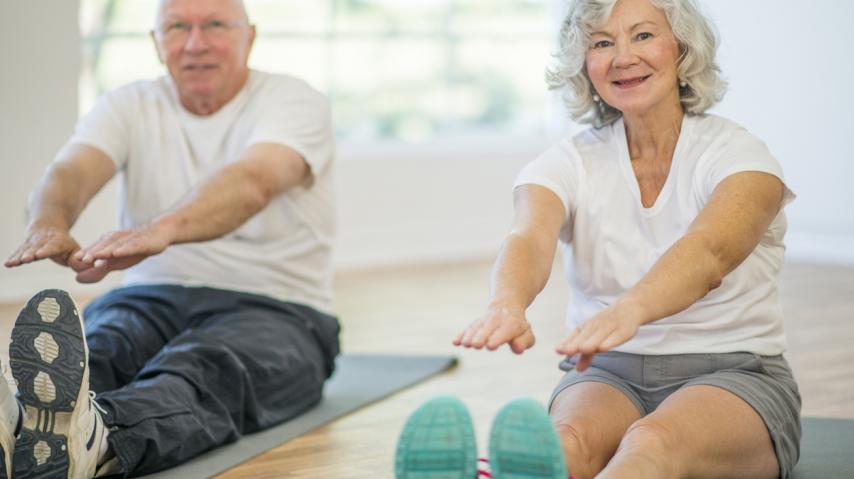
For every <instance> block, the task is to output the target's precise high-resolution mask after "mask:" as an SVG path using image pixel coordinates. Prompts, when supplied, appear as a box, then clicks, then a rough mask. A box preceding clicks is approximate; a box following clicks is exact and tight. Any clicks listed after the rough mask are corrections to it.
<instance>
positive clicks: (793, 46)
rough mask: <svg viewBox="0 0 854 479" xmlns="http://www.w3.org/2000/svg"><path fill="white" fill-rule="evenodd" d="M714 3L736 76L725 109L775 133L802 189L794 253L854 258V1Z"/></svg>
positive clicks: (792, 181)
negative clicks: (853, 86)
mask: <svg viewBox="0 0 854 479" xmlns="http://www.w3.org/2000/svg"><path fill="white" fill-rule="evenodd" d="M704 4H705V6H706V8H707V11H708V12H709V13H710V15H711V16H712V18H713V19H714V20H715V23H716V24H717V27H718V30H719V31H720V35H721V41H722V45H721V49H720V52H719V58H720V63H721V68H722V70H723V72H724V74H725V76H726V77H727V78H728V79H729V81H730V91H729V93H728V94H727V96H726V97H725V98H724V101H723V103H722V104H721V105H720V106H719V107H718V108H716V109H715V111H716V112H717V113H719V114H721V115H724V116H727V117H729V118H732V119H734V120H735V121H737V122H739V123H741V124H742V125H744V126H746V127H747V128H748V129H749V130H750V131H752V132H753V133H754V134H756V135H757V136H759V137H760V138H762V139H763V140H765V142H766V143H767V144H768V147H769V148H770V149H771V152H772V153H773V154H774V155H776V157H777V158H778V159H779V160H780V162H781V163H782V164H783V169H784V171H785V174H786V177H787V182H788V183H789V185H790V187H791V188H792V190H794V192H795V193H796V194H797V195H798V198H797V200H796V201H795V202H794V203H792V204H791V205H789V206H788V207H787V210H786V211H787V215H788V219H789V234H788V235H787V237H786V243H787V244H788V253H787V255H788V257H789V258H790V259H800V260H810V261H823V262H844V263H847V264H854V188H852V185H851V182H852V180H854V88H852V87H851V80H852V78H854V61H852V60H854V53H852V50H851V48H852V45H854V29H852V28H851V24H852V22H854V2H852V1H849V0H812V1H810V2H801V1H797V0H749V1H747V0H739V1H721V0H714V1H713V0H706V1H705V2H704Z"/></svg>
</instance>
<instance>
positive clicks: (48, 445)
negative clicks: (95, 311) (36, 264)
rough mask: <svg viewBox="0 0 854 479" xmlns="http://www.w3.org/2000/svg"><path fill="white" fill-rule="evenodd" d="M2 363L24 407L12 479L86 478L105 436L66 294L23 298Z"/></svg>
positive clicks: (78, 321)
mask: <svg viewBox="0 0 854 479" xmlns="http://www.w3.org/2000/svg"><path fill="white" fill-rule="evenodd" d="M9 359H10V363H11V366H12V376H14V378H15V381H16V382H17V383H18V396H19V400H20V401H21V404H22V406H23V408H24V417H23V423H22V427H21V431H20V434H19V436H18V440H17V442H16V444H15V451H14V457H13V459H14V460H13V465H14V475H15V477H17V478H22V477H36V478H69V479H72V478H73V479H78V478H80V479H89V478H91V477H93V476H94V474H95V468H96V466H97V462H98V457H99V455H100V452H101V451H100V449H101V448H102V444H103V442H104V441H103V437H104V434H106V432H107V430H106V428H105V427H104V421H103V419H102V418H101V411H99V407H98V405H97V403H95V402H94V397H90V392H89V348H88V347H87V346H86V339H85V337H84V335H83V320H82V318H81V316H80V313H79V312H78V310H77V305H76V304H75V303H74V300H73V299H71V297H70V296H69V295H68V293H66V292H65V291H60V290H55V289H54V290H45V291H42V292H40V293H39V294H37V295H35V296H33V297H32V298H31V299H30V301H29V302H28V303H27V305H26V306H25V307H24V309H23V310H22V311H21V313H20V314H19V315H18V320H17V321H16V322H15V327H14V329H12V343H11V344H10V345H9Z"/></svg>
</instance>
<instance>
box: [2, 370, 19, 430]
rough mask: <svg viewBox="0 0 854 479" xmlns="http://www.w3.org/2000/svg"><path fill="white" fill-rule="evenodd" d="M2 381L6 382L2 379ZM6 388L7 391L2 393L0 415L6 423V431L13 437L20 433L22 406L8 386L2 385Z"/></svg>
mask: <svg viewBox="0 0 854 479" xmlns="http://www.w3.org/2000/svg"><path fill="white" fill-rule="evenodd" d="M0 380H5V379H3V378H0ZM4 386H5V387H6V390H5V391H0V414H2V415H3V420H4V421H5V422H6V424H4V425H5V426H6V430H7V431H9V432H10V433H12V434H13V435H14V434H15V433H16V432H18V421H19V420H20V418H21V405H20V403H19V402H18V400H17V399H15V396H13V395H12V392H11V391H10V390H9V388H8V386H6V385H5V384H0V388H1V387H4Z"/></svg>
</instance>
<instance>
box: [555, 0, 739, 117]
mask: <svg viewBox="0 0 854 479" xmlns="http://www.w3.org/2000/svg"><path fill="white" fill-rule="evenodd" d="M650 1H651V3H652V4H653V5H655V6H656V7H658V8H660V9H661V10H663V11H664V13H665V15H666V16H667V20H668V21H669V22H670V28H671V29H672V30H673V34H674V36H675V37H676V42H677V43H678V44H679V59H678V60H677V63H678V65H677V75H678V77H679V82H680V84H681V83H685V86H684V87H683V86H681V85H680V86H679V98H680V100H681V102H682V108H683V109H684V110H685V112H686V113H688V114H692V115H699V114H702V113H703V112H705V111H706V110H708V109H709V108H711V107H712V105H714V104H715V103H717V102H718V101H719V100H720V99H721V98H723V95H724V92H725V91H726V87H727V83H726V81H725V80H723V79H722V78H721V76H720V68H719V67H718V65H717V63H716V62H715V51H716V50H717V48H718V37H717V32H716V31H715V30H714V27H713V26H712V23H711V22H710V21H709V20H708V19H707V18H706V17H705V16H704V15H703V14H702V12H701V11H700V9H699V7H698V6H697V4H696V2H695V0H650ZM616 3H617V0H575V1H574V2H573V3H572V4H571V5H570V7H569V13H567V15H566V18H565V19H564V22H563V26H562V27H561V31H560V49H559V51H558V52H557V54H555V55H554V56H555V58H556V62H555V64H554V65H553V66H552V67H550V68H549V69H548V70H547V71H546V81H547V83H548V84H549V87H550V88H551V89H554V90H556V89H564V88H565V89H566V90H567V91H566V92H565V94H564V100H565V102H566V106H567V108H568V109H569V112H570V116H571V117H572V119H573V120H575V121H578V122H581V123H589V124H592V125H593V126H595V127H601V126H604V125H608V124H610V123H612V122H614V121H615V120H617V119H618V118H619V117H620V116H622V113H620V111H619V110H617V109H616V108H613V107H611V106H610V105H608V104H606V103H605V102H604V101H599V102H597V101H594V100H593V95H594V94H595V93H596V92H595V90H594V88H593V84H592V83H591V82H590V77H589V76H588V74H587V66H586V61H585V58H586V54H587V50H588V48H589V45H590V32H591V30H592V29H594V28H596V27H597V26H599V25H601V24H603V23H605V21H607V19H608V17H609V16H610V15H611V11H612V10H613V9H614V5H615V4H616Z"/></svg>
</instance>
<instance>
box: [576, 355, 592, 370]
mask: <svg viewBox="0 0 854 479" xmlns="http://www.w3.org/2000/svg"><path fill="white" fill-rule="evenodd" d="M592 362H593V355H592V354H579V355H578V360H577V361H576V362H575V370H576V371H578V372H580V373H583V372H584V371H585V370H586V369H587V368H589V367H590V364H591V363H592Z"/></svg>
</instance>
